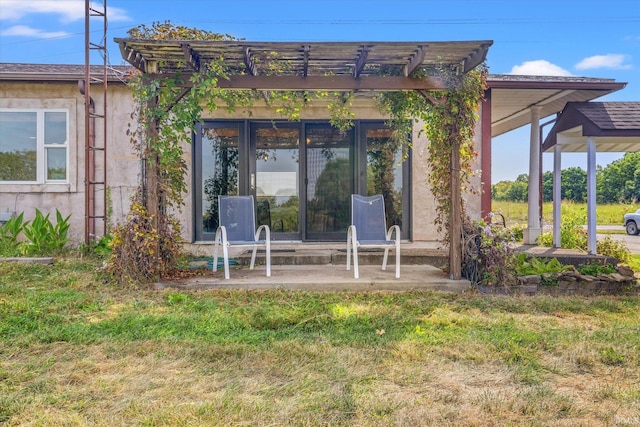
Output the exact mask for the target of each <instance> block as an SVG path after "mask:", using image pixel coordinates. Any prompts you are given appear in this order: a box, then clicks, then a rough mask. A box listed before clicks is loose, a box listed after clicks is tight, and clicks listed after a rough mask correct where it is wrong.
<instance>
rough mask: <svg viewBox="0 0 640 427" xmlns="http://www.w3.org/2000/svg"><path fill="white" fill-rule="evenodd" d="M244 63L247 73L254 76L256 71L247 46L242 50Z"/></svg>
mask: <svg viewBox="0 0 640 427" xmlns="http://www.w3.org/2000/svg"><path fill="white" fill-rule="evenodd" d="M244 65H245V67H246V68H247V73H248V74H249V75H251V76H255V75H256V74H258V71H257V69H256V64H255V61H254V60H253V57H252V56H251V48H250V47H248V48H246V49H245V50H244Z"/></svg>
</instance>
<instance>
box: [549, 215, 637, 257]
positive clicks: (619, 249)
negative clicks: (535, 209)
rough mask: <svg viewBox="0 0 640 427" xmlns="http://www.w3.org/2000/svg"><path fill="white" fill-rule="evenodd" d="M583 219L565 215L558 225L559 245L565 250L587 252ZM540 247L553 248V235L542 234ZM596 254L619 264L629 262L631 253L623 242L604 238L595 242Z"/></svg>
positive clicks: (577, 216) (580, 216)
mask: <svg viewBox="0 0 640 427" xmlns="http://www.w3.org/2000/svg"><path fill="white" fill-rule="evenodd" d="M584 222H585V218H584V216H583V215H577V214H574V215H565V216H564V217H563V218H562V224H561V225H560V245H561V246H562V247H563V248H566V249H576V250H580V251H584V252H586V251H587V250H588V243H587V238H588V236H587V230H585V229H584V227H583V226H582V224H584ZM537 242H538V244H539V245H541V246H549V247H551V246H553V233H543V234H541V235H540V236H539V237H538V240H537ZM596 252H597V253H598V254H600V255H604V256H608V257H612V258H615V259H617V260H618V262H620V263H628V262H630V261H631V252H629V249H628V248H627V246H626V245H625V244H624V243H623V242H618V241H616V240H613V239H612V238H611V236H605V237H604V238H602V239H598V240H597V241H596Z"/></svg>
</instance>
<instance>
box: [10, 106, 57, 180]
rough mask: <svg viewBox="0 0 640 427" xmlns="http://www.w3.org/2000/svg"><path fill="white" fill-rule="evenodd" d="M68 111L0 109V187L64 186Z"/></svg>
mask: <svg viewBox="0 0 640 427" xmlns="http://www.w3.org/2000/svg"><path fill="white" fill-rule="evenodd" d="M68 122H69V113H68V110H13V109H11V110H10V109H0V183H56V182H59V183H66V182H67V180H68V163H69V161H68V151H69V150H68V146H69V137H68V135H69V131H68V128H69V126H68Z"/></svg>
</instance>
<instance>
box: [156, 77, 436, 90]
mask: <svg viewBox="0 0 640 427" xmlns="http://www.w3.org/2000/svg"><path fill="white" fill-rule="evenodd" d="M178 76H180V77H181V78H182V81H183V85H184V86H191V82H190V80H189V77H190V76H191V73H181V74H180V75H178V74H173V73H166V74H164V73H163V74H155V75H151V76H149V77H150V78H155V79H163V78H175V77H178ZM218 87H219V88H220V89H255V90H344V91H348V90H376V91H397V90H442V89H446V86H445V83H444V82H443V80H442V79H441V78H439V77H425V78H420V79H417V78H411V77H404V76H366V77H360V78H354V77H352V76H307V77H303V76H292V75H280V76H251V75H231V76H229V79H228V80H227V79H219V80H218Z"/></svg>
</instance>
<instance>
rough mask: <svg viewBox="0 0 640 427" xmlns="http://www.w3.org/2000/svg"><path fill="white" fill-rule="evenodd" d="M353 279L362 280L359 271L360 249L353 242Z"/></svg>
mask: <svg viewBox="0 0 640 427" xmlns="http://www.w3.org/2000/svg"><path fill="white" fill-rule="evenodd" d="M353 277H355V278H356V279H359V278H360V270H358V247H357V245H356V244H355V241H354V242H353Z"/></svg>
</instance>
